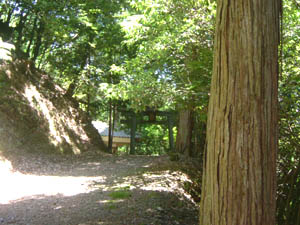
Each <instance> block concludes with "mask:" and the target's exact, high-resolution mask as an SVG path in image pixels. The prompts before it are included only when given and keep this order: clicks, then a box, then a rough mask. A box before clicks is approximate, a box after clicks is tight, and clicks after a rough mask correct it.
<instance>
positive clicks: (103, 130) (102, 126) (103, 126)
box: [92, 121, 130, 138]
mask: <svg viewBox="0 0 300 225" xmlns="http://www.w3.org/2000/svg"><path fill="white" fill-rule="evenodd" d="M92 124H93V125H94V127H95V128H96V129H97V130H98V132H99V134H100V135H101V136H108V124H107V123H105V122H102V121H93V122H92ZM114 137H120V138H130V134H128V133H126V132H125V131H122V130H118V129H115V130H114Z"/></svg>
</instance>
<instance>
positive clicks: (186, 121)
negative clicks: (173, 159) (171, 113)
mask: <svg viewBox="0 0 300 225" xmlns="http://www.w3.org/2000/svg"><path fill="white" fill-rule="evenodd" d="M192 133H193V112H192V111H191V110H188V109H186V110H181V111H180V112H179V122H178V132H177V137H176V152H178V153H181V154H185V155H188V156H192Z"/></svg>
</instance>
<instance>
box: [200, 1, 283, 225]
mask: <svg viewBox="0 0 300 225" xmlns="http://www.w3.org/2000/svg"><path fill="white" fill-rule="evenodd" d="M278 43H279V0H248V1H245V0H234V1H232V0H219V1H218V6H217V21H216V35H215V50H214V70H213V77H212V86H211V96H210V103H209V112H208V124H207V153H206V163H205V165H204V175H203V184H202V185H203V186H202V199H201V203H200V225H275V195H276V174H275V172H276V171H275V168H276V154H277V139H278V138H277V136H278V135H277V88H278V85H277V81H278V52H277V50H278Z"/></svg>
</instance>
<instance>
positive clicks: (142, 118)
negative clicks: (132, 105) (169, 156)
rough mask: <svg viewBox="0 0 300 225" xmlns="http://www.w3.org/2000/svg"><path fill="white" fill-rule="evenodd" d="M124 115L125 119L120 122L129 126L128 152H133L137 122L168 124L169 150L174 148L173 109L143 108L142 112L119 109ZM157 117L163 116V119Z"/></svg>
mask: <svg viewBox="0 0 300 225" xmlns="http://www.w3.org/2000/svg"><path fill="white" fill-rule="evenodd" d="M120 112H121V113H122V114H123V115H125V117H126V120H122V121H121V123H126V124H128V125H129V126H130V154H134V153H135V135H136V128H137V125H138V124H142V123H151V124H165V125H167V126H168V131H169V135H168V136H169V146H170V150H173V149H174V136H173V127H174V126H175V123H174V120H175V119H174V118H175V112H174V111H158V110H150V109H148V110H145V111H143V112H139V113H135V112H133V111H126V110H121V111H120ZM157 117H164V119H163V120H158V119H157Z"/></svg>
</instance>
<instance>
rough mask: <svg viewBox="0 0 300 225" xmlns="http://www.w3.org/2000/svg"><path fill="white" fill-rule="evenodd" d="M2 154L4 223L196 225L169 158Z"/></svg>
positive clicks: (0, 213) (0, 219) (0, 209)
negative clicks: (3, 155) (4, 155)
mask: <svg viewBox="0 0 300 225" xmlns="http://www.w3.org/2000/svg"><path fill="white" fill-rule="evenodd" d="M6 158H7V159H9V160H6V159H4V157H1V156H0V177H1V185H0V225H4V224H5V225H6V224H15V225H73V224H74V225H75V224H76V225H79V224H80V225H94V224H95V225H96V224H104V225H106V224H107V225H108V224H111V225H121V224H122V225H135V224H136V225H150V224H155V225H171V224H172V225H173V224H174V225H176V224H180V225H181V224H182V225H193V224H197V220H198V219H197V215H198V209H197V206H196V205H195V204H193V202H192V201H191V200H190V199H189V198H188V196H186V195H185V194H184V192H183V189H182V183H183V182H184V181H185V180H186V179H187V177H186V176H185V175H184V174H183V173H181V172H179V171H177V170H176V169H174V165H173V163H171V162H170V161H169V160H168V158H167V157H149V156H124V157H116V156H109V155H106V156H103V155H96V154H95V153H93V154H91V153H86V154H84V155H82V156H80V157H75V156H68V157H60V156H38V155H29V154H27V155H22V156H8V157H7V156H6Z"/></svg>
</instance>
